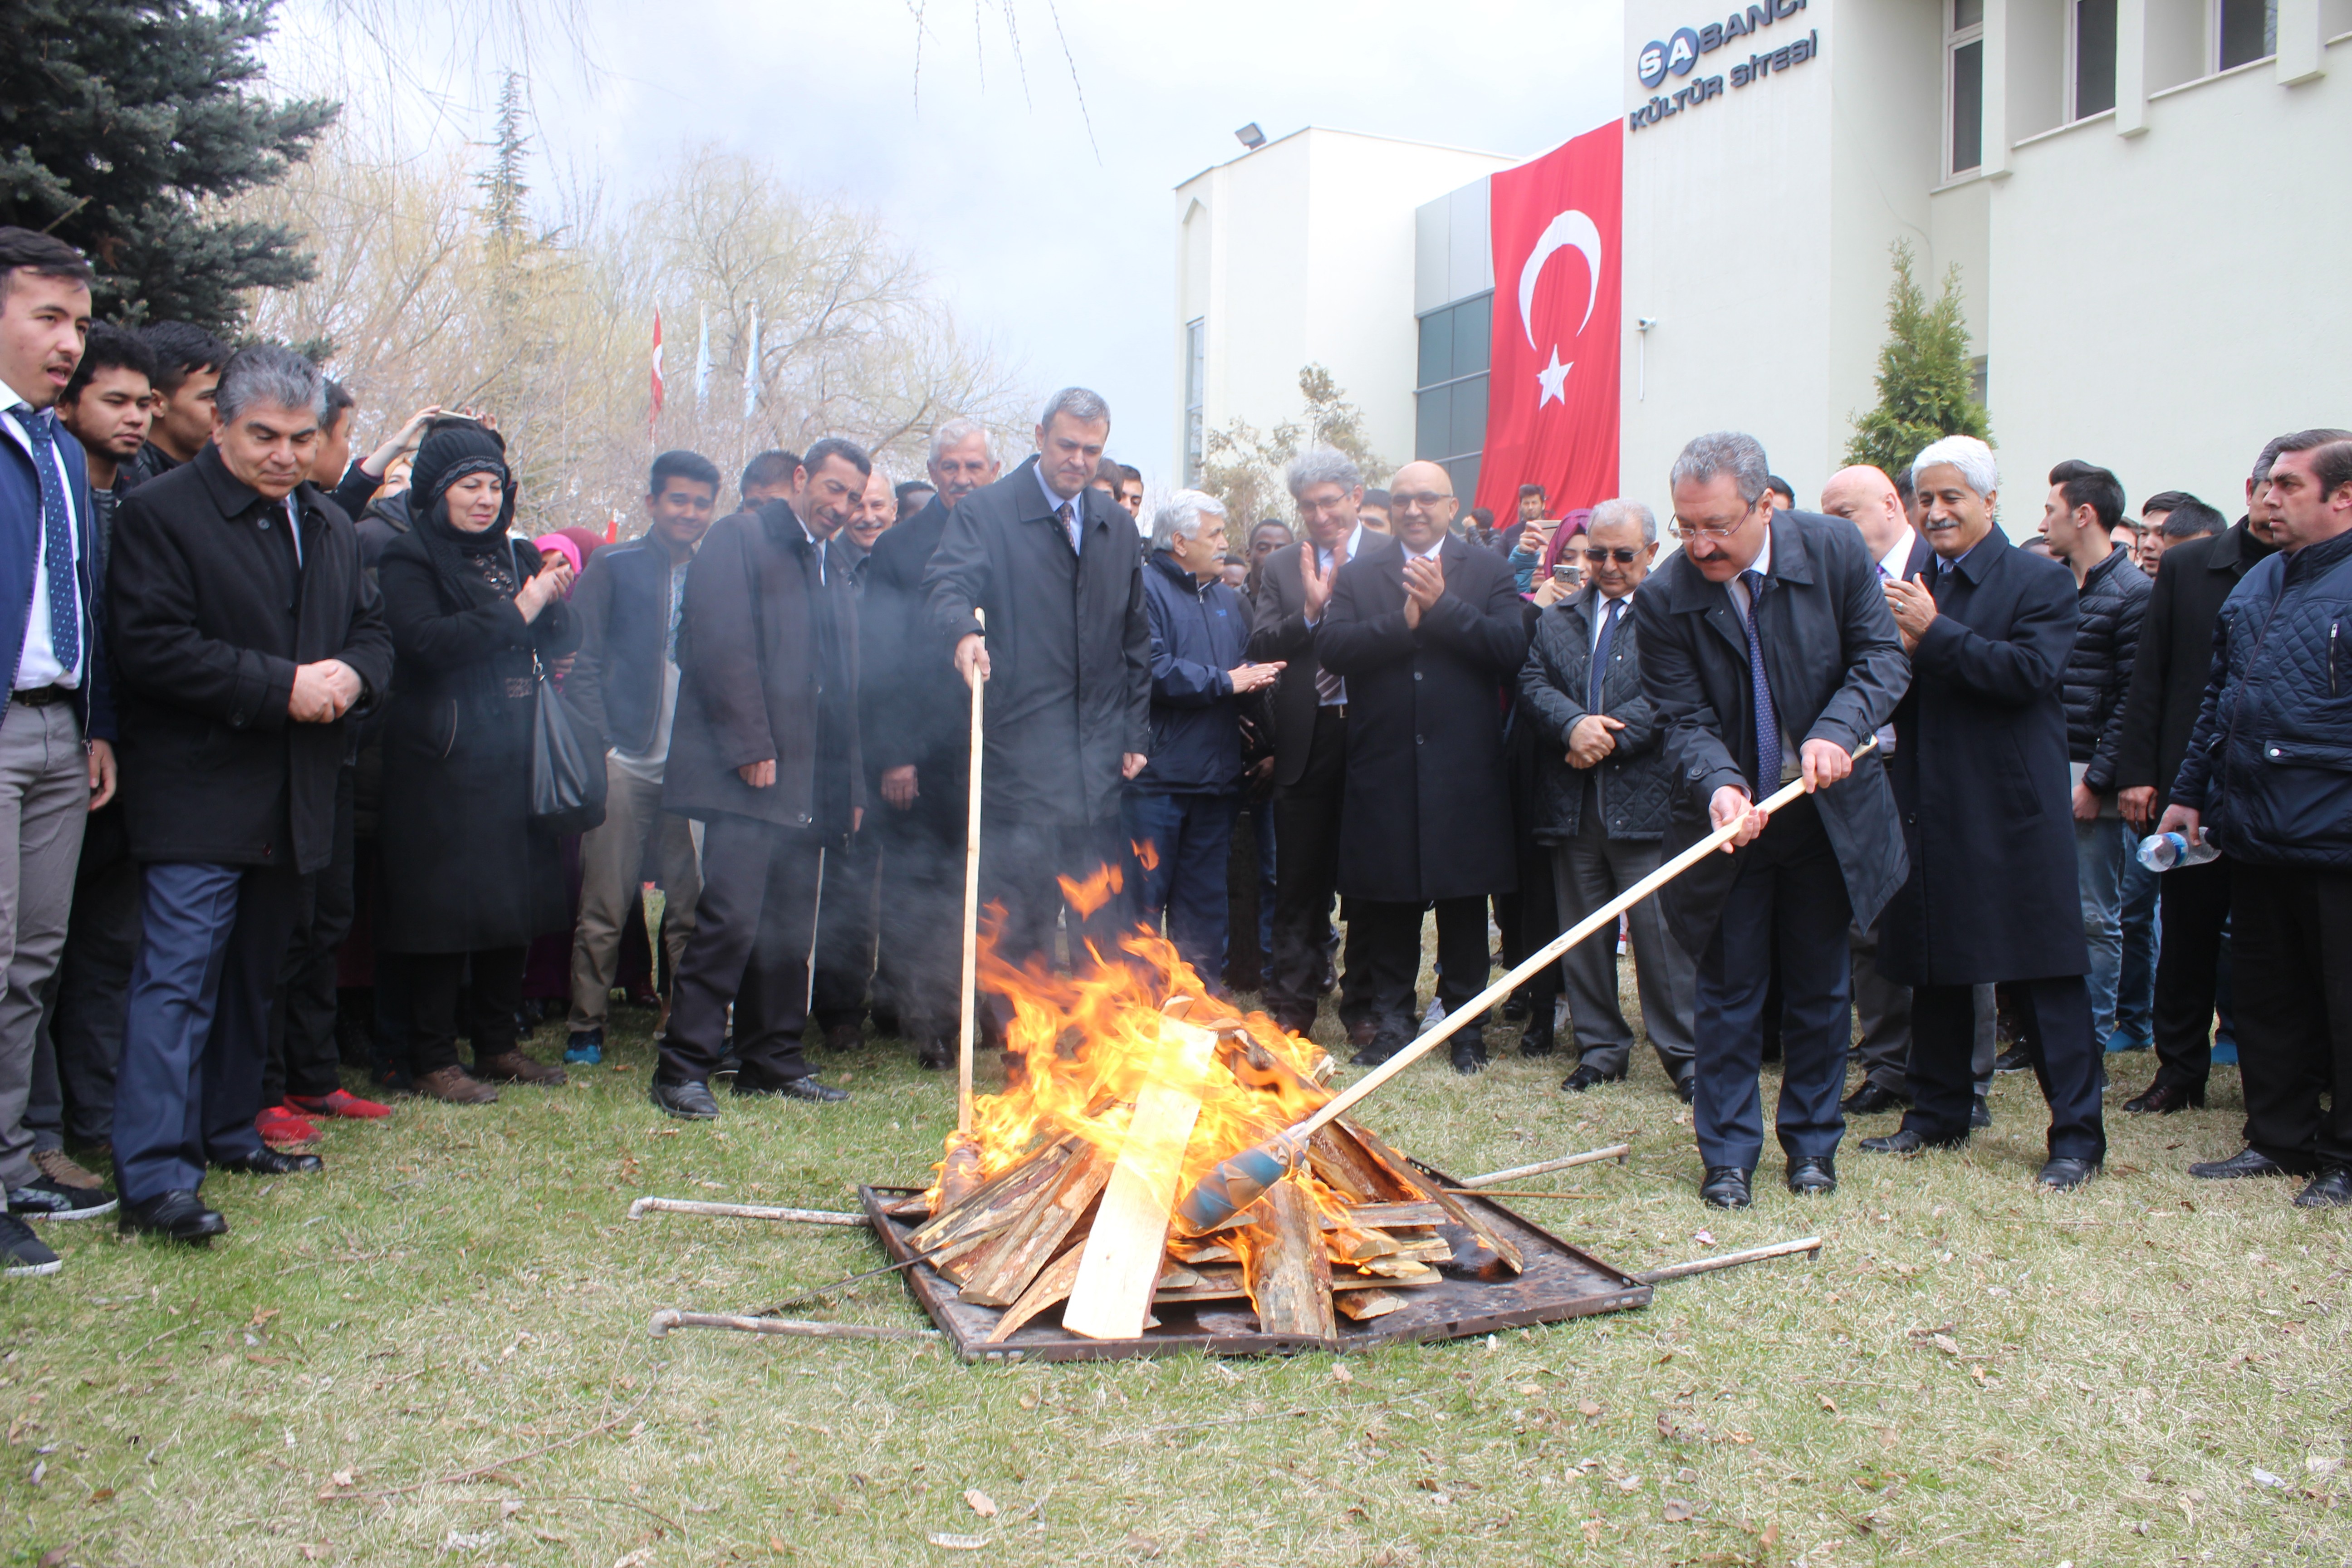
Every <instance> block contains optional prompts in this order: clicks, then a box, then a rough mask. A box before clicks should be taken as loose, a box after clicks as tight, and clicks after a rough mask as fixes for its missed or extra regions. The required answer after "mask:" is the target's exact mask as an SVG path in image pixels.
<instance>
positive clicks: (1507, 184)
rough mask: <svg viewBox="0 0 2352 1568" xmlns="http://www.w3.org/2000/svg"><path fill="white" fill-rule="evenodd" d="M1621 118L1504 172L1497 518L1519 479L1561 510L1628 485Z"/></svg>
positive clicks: (1495, 418) (1509, 507)
mask: <svg viewBox="0 0 2352 1568" xmlns="http://www.w3.org/2000/svg"><path fill="white" fill-rule="evenodd" d="M1624 140H1625V126H1624V121H1622V119H1612V120H1611V121H1609V123H1608V124H1606V125H1603V126H1601V128H1600V129H1599V130H1597V131H1590V132H1586V133H1585V134H1583V135H1581V136H1579V137H1578V138H1576V140H1574V141H1573V142H1568V143H1566V144H1565V145H1563V146H1559V147H1556V148H1554V149H1552V151H1550V152H1549V153H1545V154H1544V155H1543V156H1542V157H1540V158H1538V159H1535V160H1533V161H1532V162H1530V163H1522V164H1520V165H1519V166H1518V167H1517V168H1516V169H1507V170H1505V171H1504V172H1503V173H1501V174H1496V175H1495V176H1494V178H1493V180H1492V182H1491V184H1492V185H1493V187H1494V210H1493V214H1492V216H1491V219H1490V232H1491V234H1492V237H1493V238H1492V244H1493V247H1494V256H1495V309H1494V331H1495V341H1494V346H1493V351H1492V354H1491V357H1490V359H1489V362H1488V363H1489V374H1488V378H1487V389H1486V449H1485V454H1484V456H1483V457H1481V458H1480V459H1479V465H1478V497H1477V501H1476V504H1477V505H1479V506H1483V507H1487V508H1490V509H1491V510H1493V511H1494V513H1495V521H1496V526H1497V527H1504V526H1507V525H1509V524H1510V523H1512V522H1514V521H1517V518H1518V515H1519V514H1518V500H1519V487H1520V486H1521V485H1522V484H1528V483H1534V484H1538V485H1541V486H1543V488H1544V494H1545V496H1546V498H1547V501H1548V505H1547V506H1546V508H1545V512H1546V515H1548V516H1550V517H1559V515H1560V514H1561V513H1563V512H1565V511H1568V510H1571V509H1573V508H1576V507H1589V506H1592V505H1595V504H1596V503H1598V502H1601V501H1604V500H1609V499H1610V498H1612V496H1614V495H1616V493H1617V408H1618V377H1617V371H1618V363H1619V359H1620V348H1619V344H1620V339H1621V335H1622V322H1621V320H1620V317H1619V301H1620V299H1621V297H1622V289H1620V286H1619V285H1620V273H1621V259H1620V258H1621V256H1622V243H1621V241H1622V235H1623V232H1624V225H1623V222H1622V217H1623V202H1622V192H1623V190H1624V184H1625V180H1624V173H1625V158H1624Z"/></svg>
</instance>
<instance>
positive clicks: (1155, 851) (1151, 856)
mask: <svg viewBox="0 0 2352 1568" xmlns="http://www.w3.org/2000/svg"><path fill="white" fill-rule="evenodd" d="M1127 847H1129V849H1132V850H1134V851H1135V863H1136V864H1137V865H1139V866H1140V867H1142V868H1144V869H1145V870H1147V871H1157V870H1158V869H1160V846H1159V845H1157V844H1154V843H1153V842H1152V841H1151V840H1150V839H1149V838H1145V839H1140V840H1138V839H1133V838H1130V839H1129V840H1128V841H1127Z"/></svg>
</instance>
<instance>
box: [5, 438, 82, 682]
mask: <svg viewBox="0 0 2352 1568" xmlns="http://www.w3.org/2000/svg"><path fill="white" fill-rule="evenodd" d="M31 406H32V405H30V404H28V403H26V401H25V400H24V399H23V398H14V399H12V400H11V401H10V403H9V405H8V411H7V413H6V414H5V415H0V428H5V430H6V431H7V432H8V434H9V435H10V436H11V437H15V439H16V445H18V446H19V447H23V448H24V449H25V455H26V457H31V456H32V454H33V437H32V435H31V433H30V432H29V431H27V430H26V428H25V426H23V425H22V424H20V423H19V422H18V419H17V416H16V410H17V409H18V408H27V409H29V408H30V407H31ZM49 451H50V452H51V454H52V455H53V457H54V459H55V461H56V463H57V465H58V472H59V473H60V474H63V473H65V472H66V471H68V470H67V468H66V459H67V454H66V453H65V451H64V450H63V449H62V448H60V447H58V444H57V442H56V441H55V440H52V441H51V442H50V443H49ZM74 460H75V461H77V462H79V461H80V458H79V454H77V455H76V456H75V458H74ZM63 489H64V492H65V500H66V537H67V538H68V540H70V541H72V542H73V552H74V560H75V561H76V562H77V563H79V561H80V560H81V533H80V531H79V529H77V528H76V527H75V526H74V523H75V521H76V519H75V517H74V503H73V486H72V485H71V484H67V485H66V486H64V487H63ZM82 624H83V625H84V626H87V625H89V606H88V605H84V606H82ZM71 657H72V658H73V661H74V665H73V668H71V669H68V668H66V666H65V661H64V660H63V659H60V658H58V651H57V648H56V646H55V645H54V644H53V643H52V642H51V641H50V637H49V560H48V531H47V529H45V528H43V527H42V526H41V520H40V517H39V515H38V514H36V515H35V516H34V519H33V603H32V607H31V610H30V611H29V613H27V614H26V616H25V647H24V651H23V653H22V654H21V655H20V656H19V657H18V658H17V660H16V689H17V690H19V691H30V690H34V689H37V688H40V687H44V686H79V685H80V684H81V650H80V649H79V648H76V649H75V650H73V654H72V656H71Z"/></svg>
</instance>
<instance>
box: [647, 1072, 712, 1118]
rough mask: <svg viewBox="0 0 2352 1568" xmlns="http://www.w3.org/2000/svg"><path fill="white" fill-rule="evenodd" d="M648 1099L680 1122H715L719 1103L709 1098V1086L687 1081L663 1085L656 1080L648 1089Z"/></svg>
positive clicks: (660, 1081) (691, 1080) (690, 1080)
mask: <svg viewBox="0 0 2352 1568" xmlns="http://www.w3.org/2000/svg"><path fill="white" fill-rule="evenodd" d="M648 1097H649V1098H650V1099H651V1100H653V1102H654V1103H655V1104H656V1105H658V1106H660V1107H661V1108H662V1109H663V1110H666V1111H667V1112H669V1114H671V1115H672V1116H675V1117H677V1119H678V1120H679V1121H718V1120H719V1102H718V1101H717V1100H713V1099H711V1098H710V1086H709V1084H707V1083H697V1082H695V1081H694V1080H693V1079H688V1080H687V1081H686V1082H684V1083H664V1082H663V1081H662V1080H661V1079H654V1081H653V1083H652V1084H651V1086H650V1087H649V1090H648Z"/></svg>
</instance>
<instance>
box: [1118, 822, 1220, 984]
mask: <svg viewBox="0 0 2352 1568" xmlns="http://www.w3.org/2000/svg"><path fill="white" fill-rule="evenodd" d="M1241 804H1242V797H1241V796H1240V795H1174V794H1160V793H1157V792H1154V793H1148V794H1147V793H1144V792H1140V791H1136V790H1129V792H1128V794H1127V797H1126V798H1125V799H1124V800H1122V801H1121V802H1120V803H1119V816H1120V817H1121V819H1122V822H1123V826H1124V828H1125V831H1126V834H1127V837H1128V841H1129V844H1130V846H1132V847H1135V848H1136V849H1140V848H1143V847H1149V848H1150V850H1151V857H1150V860H1151V863H1150V865H1148V866H1147V865H1145V864H1144V863H1143V862H1142V860H1141V859H1140V858H1137V859H1134V860H1131V861H1129V865H1128V876H1129V879H1130V881H1129V886H1130V887H1131V888H1132V889H1133V891H1134V895H1135V902H1136V912H1137V914H1138V916H1139V918H1140V919H1141V920H1142V921H1143V922H1144V923H1145V924H1146V925H1148V926H1151V927H1154V928H1155V929H1156V928H1157V927H1158V926H1159V924H1160V915H1161V914H1162V913H1163V912H1165V913H1166V915H1167V917H1168V940H1169V942H1170V943H1171V944H1172V945H1173V946H1174V947H1175V949H1176V952H1178V954H1179V955H1181V957H1182V958H1183V960H1184V962H1185V963H1189V964H1191V965H1192V972H1193V973H1195V974H1197V975H1199V976H1200V977H1201V983H1202V984H1204V985H1211V986H1213V985H1216V984H1220V982H1221V980H1222V977H1223V974H1224V973H1225V939H1226V935H1227V931H1226V926H1227V921H1228V920H1229V919H1230V917H1231V909H1230V898H1229V895H1228V893H1227V891H1226V888H1225V862H1226V859H1227V858H1228V856H1229V853H1230V851H1231V849H1232V847H1233V840H1234V817H1235V816H1237V815H1239V813H1240V811H1241Z"/></svg>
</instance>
